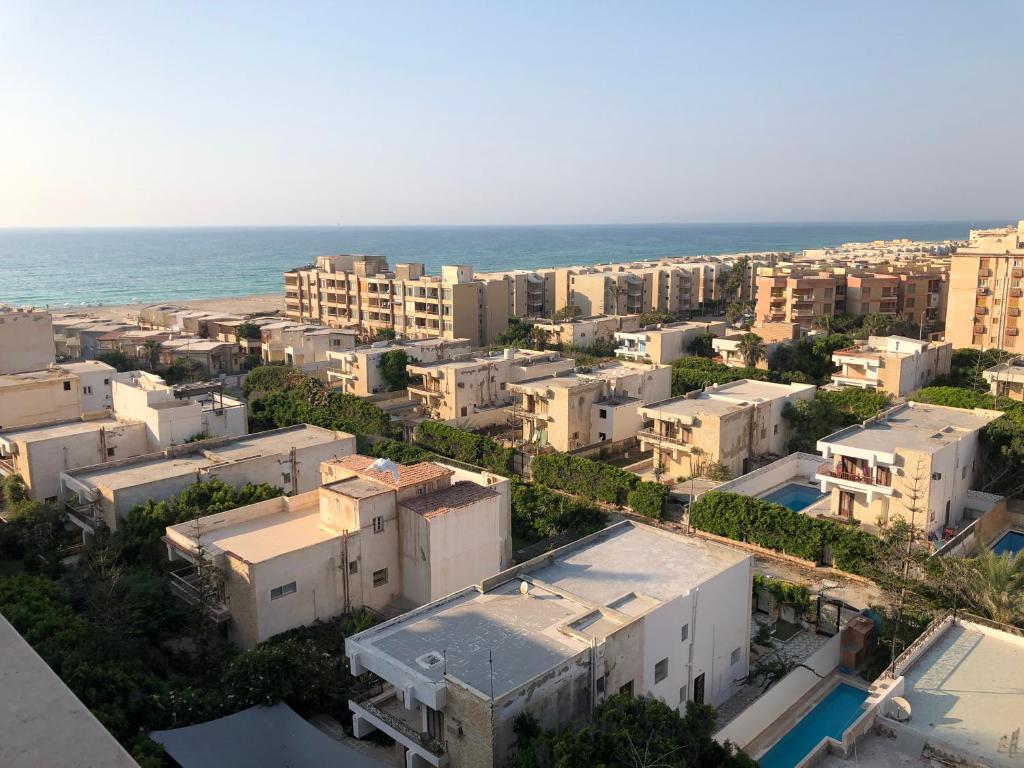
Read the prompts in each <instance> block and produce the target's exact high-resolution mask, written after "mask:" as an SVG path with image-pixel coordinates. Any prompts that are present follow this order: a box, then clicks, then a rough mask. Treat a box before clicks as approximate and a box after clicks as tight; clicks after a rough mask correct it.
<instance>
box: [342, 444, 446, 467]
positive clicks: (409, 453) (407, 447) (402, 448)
mask: <svg viewBox="0 0 1024 768" xmlns="http://www.w3.org/2000/svg"><path fill="white" fill-rule="evenodd" d="M361 452H362V451H361ZM365 453H368V454H369V455H370V456H376V457H377V458H378V459H391V460H392V461H394V462H396V463H398V464H408V463H409V462H413V461H431V460H432V459H434V458H436V456H435V455H434V454H432V453H430V452H429V451H424V450H423V449H422V448H417V447H416V446H415V445H412V444H410V443H403V442H402V441H400V440H378V441H377V442H376V443H374V444H373V445H371V446H369V447H368V448H367V449H366V451H365Z"/></svg>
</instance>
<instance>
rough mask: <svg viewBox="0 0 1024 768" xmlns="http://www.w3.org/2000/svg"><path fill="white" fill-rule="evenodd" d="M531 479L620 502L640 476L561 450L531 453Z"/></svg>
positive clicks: (593, 496)
mask: <svg viewBox="0 0 1024 768" xmlns="http://www.w3.org/2000/svg"><path fill="white" fill-rule="evenodd" d="M530 472H531V473H532V475H533V479H534V481H536V482H538V483H540V484H541V485H546V486H548V487H550V488H558V489H560V490H563V491H568V492H569V493H573V494H576V495H577V496H583V497H584V498H587V499H597V500H598V501H604V502H607V503H609V504H621V503H622V502H623V501H625V500H626V496H627V494H628V493H629V492H630V491H632V490H633V489H634V488H635V487H636V485H637V483H639V482H640V478H638V477H637V476H636V475H634V474H633V473H631V472H626V471H625V470H622V469H619V468H618V467H613V466H611V465H609V464H602V463H601V462H599V461H591V460H590V459H584V458H582V457H580V456H569V455H567V454H564V453H548V454H544V455H542V456H535V457H534V459H533V463H532V464H531V465H530Z"/></svg>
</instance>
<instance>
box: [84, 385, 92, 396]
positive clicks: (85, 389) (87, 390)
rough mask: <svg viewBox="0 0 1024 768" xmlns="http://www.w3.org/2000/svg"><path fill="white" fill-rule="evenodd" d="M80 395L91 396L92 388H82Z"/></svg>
mask: <svg viewBox="0 0 1024 768" xmlns="http://www.w3.org/2000/svg"><path fill="white" fill-rule="evenodd" d="M82 393H83V394H86V395H91V394H92V387H91V386H90V387H82Z"/></svg>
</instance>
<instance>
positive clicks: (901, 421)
mask: <svg viewBox="0 0 1024 768" xmlns="http://www.w3.org/2000/svg"><path fill="white" fill-rule="evenodd" d="M1000 416H1002V413H1001V412H1000V411H990V410H983V409H980V408H975V409H974V410H967V409H963V408H947V407H943V406H938V405H927V404H924V403H915V402H910V403H906V404H905V405H900V406H897V407H895V408H891V409H889V410H888V411H885V412H884V413H882V414H881V415H879V416H878V417H876V418H874V419H869V420H868V421H865V422H864V423H863V424H858V425H854V426H852V427H847V428H846V429H842V430H840V431H838V432H835V433H834V434H831V435H829V436H828V437H825V438H823V439H821V440H819V441H818V450H819V451H820V452H821V455H822V456H823V457H824V458H825V459H827V460H828V463H826V464H822V465H821V467H820V468H819V469H818V474H817V475H816V479H817V480H819V481H820V482H821V490H822V492H823V493H830V494H831V513H832V514H833V515H836V516H837V517H839V518H841V519H844V520H847V521H854V520H855V521H858V522H860V523H864V524H868V525H878V524H881V525H883V526H884V525H888V524H889V522H890V521H892V520H894V519H895V518H896V517H902V518H903V519H905V520H906V521H907V522H908V523H912V524H913V525H914V526H916V527H918V528H920V529H921V530H923V531H924V532H925V533H926V534H927V535H928V536H930V537H941V535H942V533H943V532H944V530H945V529H947V528H953V527H956V525H957V524H958V523H959V522H960V521H961V520H962V519H963V515H964V508H965V502H966V498H967V492H968V491H969V490H970V489H971V485H972V484H973V483H974V478H975V474H976V472H977V469H978V466H977V460H978V433H979V432H980V431H981V429H982V428H983V427H984V426H985V425H986V424H988V423H989V422H991V421H993V420H995V419H997V418H999V417H1000Z"/></svg>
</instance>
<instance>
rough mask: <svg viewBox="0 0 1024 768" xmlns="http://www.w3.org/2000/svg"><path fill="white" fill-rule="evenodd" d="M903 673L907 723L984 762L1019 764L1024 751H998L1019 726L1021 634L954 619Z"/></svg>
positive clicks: (1023, 683)
mask: <svg viewBox="0 0 1024 768" xmlns="http://www.w3.org/2000/svg"><path fill="white" fill-rule="evenodd" d="M904 678H905V685H906V687H905V690H904V693H903V697H904V698H905V699H907V700H908V701H909V702H910V706H911V719H910V721H909V722H908V723H907V724H906V727H910V728H912V729H913V730H915V731H917V732H918V733H921V734H923V735H924V736H927V737H930V738H934V739H938V740H940V741H944V742H946V743H947V744H950V745H951V746H953V747H956V748H958V749H961V750H963V751H964V753H965V754H968V755H973V756H975V757H976V758H980V759H981V761H982V763H983V764H985V765H991V766H999V767H1000V768H1003V767H1004V766H1005V768H1011V767H1013V766H1020V764H1021V760H1022V758H1024V756H1022V755H1018V756H1017V757H1010V756H1009V755H1008V754H1007V753H1006V752H1005V751H1004V752H999V744H1000V741H1001V740H1002V739H1003V738H1004V737H1005V738H1006V740H1007V742H1008V741H1009V739H1010V736H1011V734H1012V733H1013V732H1014V731H1015V730H1017V729H1020V728H1021V727H1022V726H1024V638H1022V637H1018V636H1016V635H1013V634H1010V633H1009V632H1002V631H999V630H995V629H990V628H988V627H985V626H982V625H979V624H972V623H970V622H969V621H957V622H956V623H954V624H953V625H951V626H950V627H949V628H948V629H946V631H945V632H943V633H942V635H941V636H939V637H938V638H937V639H936V640H935V641H934V642H933V643H932V645H931V646H930V647H929V648H928V650H927V651H925V652H924V654H922V655H921V657H920V658H919V659H918V660H917V661H915V662H914V664H913V665H912V666H911V667H910V669H908V670H907V671H906V672H904ZM1021 746H1022V748H1024V744H1022V745H1021Z"/></svg>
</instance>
